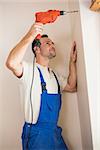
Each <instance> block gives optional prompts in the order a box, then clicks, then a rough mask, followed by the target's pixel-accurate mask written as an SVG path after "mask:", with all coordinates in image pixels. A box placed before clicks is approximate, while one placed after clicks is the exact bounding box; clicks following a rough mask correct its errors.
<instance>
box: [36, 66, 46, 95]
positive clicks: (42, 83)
mask: <svg viewBox="0 0 100 150" xmlns="http://www.w3.org/2000/svg"><path fill="white" fill-rule="evenodd" d="M37 68H38V70H39V73H40V80H41V87H42V92H44V91H45V92H47V89H46V82H45V81H44V78H43V75H42V73H41V70H40V68H39V67H37Z"/></svg>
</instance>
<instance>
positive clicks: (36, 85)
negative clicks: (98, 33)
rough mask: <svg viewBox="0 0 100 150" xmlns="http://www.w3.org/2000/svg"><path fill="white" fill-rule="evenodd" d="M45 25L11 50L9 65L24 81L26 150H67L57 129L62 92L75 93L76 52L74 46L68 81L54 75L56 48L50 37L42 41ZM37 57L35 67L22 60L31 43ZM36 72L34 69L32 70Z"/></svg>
mask: <svg viewBox="0 0 100 150" xmlns="http://www.w3.org/2000/svg"><path fill="white" fill-rule="evenodd" d="M42 31H43V25H42V24H41V23H35V24H33V25H32V27H31V28H30V30H29V32H28V33H27V34H26V35H25V36H24V37H23V39H22V40H21V41H20V42H19V43H18V44H17V45H16V46H15V47H14V48H13V49H12V50H11V52H10V54H9V56H8V59H7V61H6V66H7V67H8V68H9V69H10V70H11V71H12V72H13V73H14V75H15V76H17V77H18V78H19V80H21V81H22V83H23V85H24V89H25V98H24V102H23V106H24V112H25V123H24V126H23V132H22V147H23V150H68V147H67V145H66V144H65V142H64V140H63V137H62V135H61V132H62V128H61V127H59V126H57V121H58V118H59V112H60V108H61V92H63V91H66V92H75V91H76V49H75V46H76V44H75V42H74V44H73V47H72V50H71V54H70V63H69V76H68V79H67V81H66V80H65V81H66V82H65V81H64V80H62V79H60V77H59V76H58V77H57V75H56V74H55V73H54V72H53V70H52V69H51V68H50V67H49V62H50V60H51V59H52V58H54V57H55V56H56V50H55V45H54V43H53V42H52V40H51V39H49V37H48V36H47V35H43V36H42V37H41V39H40V40H37V39H35V37H36V36H37V35H38V34H41V35H42ZM31 43H32V51H33V53H34V54H35V58H36V61H35V64H34V65H33V64H30V63H28V62H25V61H23V57H24V55H25V52H26V50H27V47H28V45H29V44H31ZM33 69H34V70H33ZM33 78H34V79H33Z"/></svg>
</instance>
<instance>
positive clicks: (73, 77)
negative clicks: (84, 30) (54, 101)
mask: <svg viewBox="0 0 100 150" xmlns="http://www.w3.org/2000/svg"><path fill="white" fill-rule="evenodd" d="M76 60H77V51H76V43H75V42H74V43H73V46H72V49H71V53H70V61H69V75H68V79H67V83H66V86H65V88H64V90H63V91H65V92H76V91H77V70H76Z"/></svg>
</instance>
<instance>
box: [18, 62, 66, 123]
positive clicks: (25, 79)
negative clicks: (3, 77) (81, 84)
mask: <svg viewBox="0 0 100 150" xmlns="http://www.w3.org/2000/svg"><path fill="white" fill-rule="evenodd" d="M37 67H39V68H40V70H41V72H42V75H43V78H44V80H45V82H46V89H47V92H48V93H58V85H57V81H56V78H55V76H54V74H53V72H52V69H51V68H49V70H48V67H44V66H42V65H40V64H38V63H36V62H35V64H34V80H33V85H32V91H31V94H32V96H31V97H32V108H33V122H32V123H33V124H35V123H36V122H37V119H38V116H39V112H40V102H41V97H40V96H41V93H42V89H41V80H40V74H39V70H38V68H37ZM32 76H33V63H29V62H26V61H23V76H22V77H21V78H19V80H20V81H21V82H20V83H21V84H20V85H21V89H23V91H22V90H21V92H24V93H23V96H24V97H23V98H22V109H23V111H24V117H25V121H26V122H29V123H31V119H32V118H31V117H32V115H31V104H30V89H31V83H32ZM56 76H57V79H58V81H59V84H60V87H61V92H62V90H63V89H64V87H65V85H66V83H67V78H65V77H62V76H59V74H57V73H56Z"/></svg>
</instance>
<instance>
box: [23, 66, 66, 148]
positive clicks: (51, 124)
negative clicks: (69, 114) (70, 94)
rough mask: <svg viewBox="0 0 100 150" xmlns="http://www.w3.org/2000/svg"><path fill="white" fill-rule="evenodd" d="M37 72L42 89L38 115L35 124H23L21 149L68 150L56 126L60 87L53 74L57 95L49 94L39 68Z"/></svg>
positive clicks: (59, 128)
mask: <svg viewBox="0 0 100 150" xmlns="http://www.w3.org/2000/svg"><path fill="white" fill-rule="evenodd" d="M38 70H39V74H40V79H41V87H42V94H41V105H40V113H39V117H38V120H37V123H36V124H32V123H27V122H25V124H24V126H23V132H22V149H23V150H68V148H67V146H66V144H65V142H64V140H63V137H62V135H61V133H62V128H61V127H59V126H57V122H58V117H59V112H60V108H61V94H60V85H59V83H58V80H57V77H56V75H55V73H54V72H53V74H54V76H55V78H56V81H57V84H58V93H57V94H49V93H47V89H46V82H45V81H44V78H43V76H42V73H41V70H40V69H39V68H38ZM37 92H38V91H37Z"/></svg>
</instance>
